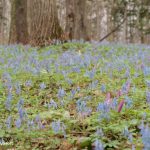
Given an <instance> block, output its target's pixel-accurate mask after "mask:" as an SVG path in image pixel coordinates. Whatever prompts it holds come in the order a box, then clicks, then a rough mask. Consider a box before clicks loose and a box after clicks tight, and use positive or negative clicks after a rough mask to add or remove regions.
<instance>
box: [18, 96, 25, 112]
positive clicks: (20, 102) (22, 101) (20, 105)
mask: <svg viewBox="0 0 150 150" xmlns="http://www.w3.org/2000/svg"><path fill="white" fill-rule="evenodd" d="M23 104H24V100H23V98H20V100H19V102H18V104H17V108H18V110H19V109H20V108H21V107H22V106H23Z"/></svg>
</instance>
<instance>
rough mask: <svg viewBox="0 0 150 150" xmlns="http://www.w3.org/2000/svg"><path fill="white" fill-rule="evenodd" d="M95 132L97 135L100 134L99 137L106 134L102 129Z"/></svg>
mask: <svg viewBox="0 0 150 150" xmlns="http://www.w3.org/2000/svg"><path fill="white" fill-rule="evenodd" d="M95 134H96V135H97V136H99V137H103V136H104V133H103V131H102V129H97V130H96V133H95Z"/></svg>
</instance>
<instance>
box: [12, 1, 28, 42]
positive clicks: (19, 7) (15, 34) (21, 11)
mask: <svg viewBox="0 0 150 150" xmlns="http://www.w3.org/2000/svg"><path fill="white" fill-rule="evenodd" d="M10 43H22V44H27V43H28V24H27V0H21V1H20V0H14V1H13V4H12V22H11V31H10Z"/></svg>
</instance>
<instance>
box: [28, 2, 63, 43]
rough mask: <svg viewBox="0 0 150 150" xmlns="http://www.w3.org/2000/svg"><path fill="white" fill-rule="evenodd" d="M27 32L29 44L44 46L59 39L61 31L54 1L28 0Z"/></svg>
mask: <svg viewBox="0 0 150 150" xmlns="http://www.w3.org/2000/svg"><path fill="white" fill-rule="evenodd" d="M28 25H29V27H28V30H29V35H30V44H31V45H39V46H44V45H47V44H50V43H51V40H53V39H59V38H60V37H61V35H62V32H63V31H62V29H61V27H60V24H59V20H58V14H57V7H56V1H55V0H28Z"/></svg>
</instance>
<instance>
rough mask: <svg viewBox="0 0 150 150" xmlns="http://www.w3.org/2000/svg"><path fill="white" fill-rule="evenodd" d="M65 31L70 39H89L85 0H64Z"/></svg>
mask: <svg viewBox="0 0 150 150" xmlns="http://www.w3.org/2000/svg"><path fill="white" fill-rule="evenodd" d="M66 7H67V10H66V31H67V32H68V33H69V35H70V38H71V39H85V40H89V36H88V31H87V24H86V23H87V18H86V13H85V12H86V11H85V10H86V0H82V1H81V0H66Z"/></svg>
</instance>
